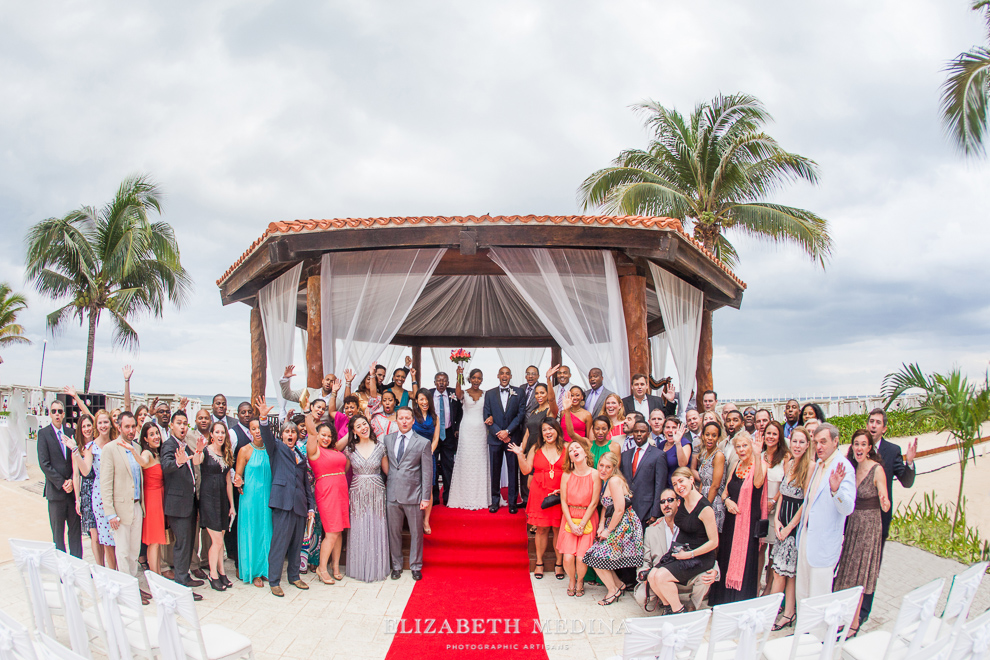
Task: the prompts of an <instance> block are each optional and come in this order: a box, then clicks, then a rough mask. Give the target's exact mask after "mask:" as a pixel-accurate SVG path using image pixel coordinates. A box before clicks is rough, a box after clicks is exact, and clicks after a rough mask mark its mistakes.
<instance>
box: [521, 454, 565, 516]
mask: <svg viewBox="0 0 990 660" xmlns="http://www.w3.org/2000/svg"><path fill="white" fill-rule="evenodd" d="M551 472H553V476H550V473H551ZM563 475H564V455H563V454H561V455H560V456H558V457H557V462H556V463H554V464H553V465H550V461H549V460H547V457H546V456H545V455H544V454H543V450H542V449H537V450H536V454H535V455H534V456H533V482H532V483H531V484H530V485H529V501H528V502H527V503H526V522H528V523H529V524H530V525H534V526H536V527H556V526H557V525H559V524H560V516H561V515H562V514H561V512H560V505H559V504H558V505H557V506H553V507H550V508H549V509H543V508H541V506H540V505H542V504H543V500H544V499H545V498H546V496H547V495H549V494H550V493H552V492H553V491H555V490H560V478H561V477H562V476H563Z"/></svg>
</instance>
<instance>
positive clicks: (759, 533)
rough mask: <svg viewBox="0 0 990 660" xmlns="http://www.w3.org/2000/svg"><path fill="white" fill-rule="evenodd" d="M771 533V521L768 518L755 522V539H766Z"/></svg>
mask: <svg viewBox="0 0 990 660" xmlns="http://www.w3.org/2000/svg"><path fill="white" fill-rule="evenodd" d="M769 533H770V520H769V519H768V518H761V519H760V520H754V521H753V538H754V539H762V538H766V536H767V534H769Z"/></svg>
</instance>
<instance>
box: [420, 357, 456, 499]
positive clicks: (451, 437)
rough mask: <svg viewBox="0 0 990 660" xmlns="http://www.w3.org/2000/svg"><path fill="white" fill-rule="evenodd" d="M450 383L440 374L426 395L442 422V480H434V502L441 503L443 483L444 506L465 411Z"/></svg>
mask: <svg viewBox="0 0 990 660" xmlns="http://www.w3.org/2000/svg"><path fill="white" fill-rule="evenodd" d="M449 383H450V381H449V379H448V378H447V374H445V373H444V372H442V371H441V372H439V373H438V374H437V375H436V378H434V379H433V384H434V385H436V387H435V388H433V389H428V390H427V391H426V393H427V394H428V395H429V396H430V398H431V399H433V410H435V411H436V413H437V419H439V420H440V442H439V443H437V452H436V456H437V472H439V473H440V475H439V476H440V479H438V480H434V482H435V483H434V486H433V501H434V502H437V503H439V502H440V481H443V504H444V506H446V505H447V500H449V499H450V479H451V476H452V475H453V474H454V455H455V454H456V453H457V433H458V431H459V430H460V427H461V417H462V416H463V415H464V409H463V408H462V407H461V402H460V401H458V400H457V397H456V396H454V391H453V390H451V389H450V388H448V387H447V385H448V384H449Z"/></svg>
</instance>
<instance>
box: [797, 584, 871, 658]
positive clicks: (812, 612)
mask: <svg viewBox="0 0 990 660" xmlns="http://www.w3.org/2000/svg"><path fill="white" fill-rule="evenodd" d="M862 593H863V587H853V588H851V589H843V590H842V591H837V592H835V593H831V594H824V595H822V596H813V597H811V598H805V599H804V600H802V601H801V602H800V603H799V605H798V615H797V621H796V622H795V623H794V635H793V638H792V640H791V654H790V656H789V657H790V660H794V659H795V658H797V657H798V656H802V657H803V656H809V655H814V656H817V657H818V658H819V660H832V657H833V655H834V656H835V657H841V655H842V646H843V645H844V644H845V643H846V636H845V634H844V633H845V631H846V630H847V629H848V628H849V626H850V624H852V619H853V615H855V614H856V606H857V605H859V597H860V594H862ZM839 631H842V632H843V634H842V635H840V634H839ZM818 640H821V641H818Z"/></svg>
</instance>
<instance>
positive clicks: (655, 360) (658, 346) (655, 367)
mask: <svg viewBox="0 0 990 660" xmlns="http://www.w3.org/2000/svg"><path fill="white" fill-rule="evenodd" d="M650 370H651V371H652V372H653V373H652V376H653V377H654V378H656V379H657V380H660V379H661V378H663V377H664V376H665V375H666V374H667V333H666V332H661V333H660V334H658V335H654V336H652V337H650Z"/></svg>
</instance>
